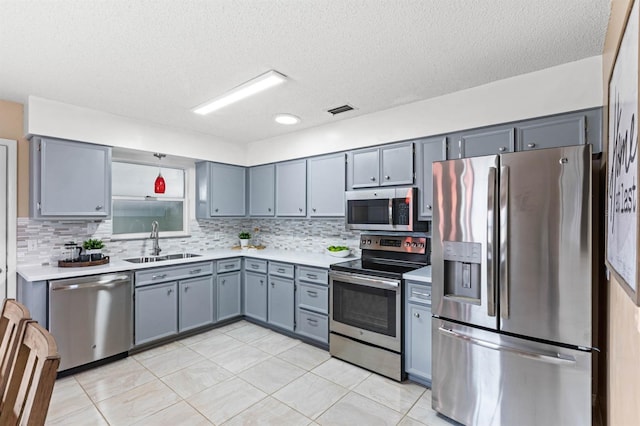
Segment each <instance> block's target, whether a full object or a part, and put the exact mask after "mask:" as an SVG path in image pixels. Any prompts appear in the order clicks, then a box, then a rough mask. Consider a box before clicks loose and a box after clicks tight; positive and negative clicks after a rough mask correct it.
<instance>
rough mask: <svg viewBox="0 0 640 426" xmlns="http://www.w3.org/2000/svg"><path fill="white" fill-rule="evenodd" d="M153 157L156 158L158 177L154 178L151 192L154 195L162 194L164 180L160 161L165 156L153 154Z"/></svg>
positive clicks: (164, 186) (164, 187)
mask: <svg viewBox="0 0 640 426" xmlns="http://www.w3.org/2000/svg"><path fill="white" fill-rule="evenodd" d="M153 156H154V157H157V158H158V177H157V178H156V181H155V182H154V184H153V192H155V193H156V194H164V191H165V189H166V185H165V182H164V178H163V177H162V171H161V170H160V160H162V159H163V158H164V157H166V156H167V155H166V154H159V153H155V154H153Z"/></svg>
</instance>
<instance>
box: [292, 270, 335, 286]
mask: <svg viewBox="0 0 640 426" xmlns="http://www.w3.org/2000/svg"><path fill="white" fill-rule="evenodd" d="M296 268H297V270H298V271H297V274H296V277H298V279H299V280H300V281H307V282H310V283H316V284H321V285H328V283H329V272H328V271H327V270H326V269H319V268H310V267H308V266H296Z"/></svg>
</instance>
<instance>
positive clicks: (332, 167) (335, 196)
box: [307, 153, 345, 217]
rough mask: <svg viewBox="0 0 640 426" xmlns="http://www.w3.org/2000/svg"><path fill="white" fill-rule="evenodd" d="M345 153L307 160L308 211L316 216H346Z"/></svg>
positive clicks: (311, 215)
mask: <svg viewBox="0 0 640 426" xmlns="http://www.w3.org/2000/svg"><path fill="white" fill-rule="evenodd" d="M344 190H345V155H344V153H340V154H334V155H325V156H322V157H314V158H310V159H309V160H307V200H308V207H307V212H308V213H309V216H310V217H315V216H344Z"/></svg>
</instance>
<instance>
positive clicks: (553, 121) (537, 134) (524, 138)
mask: <svg viewBox="0 0 640 426" xmlns="http://www.w3.org/2000/svg"><path fill="white" fill-rule="evenodd" d="M586 133H587V117H586V116H585V115H584V114H578V115H570V116H567V117H562V116H561V117H548V118H544V119H539V120H532V121H530V122H527V123H526V124H523V125H520V126H518V151H529V150H532V149H542V148H554V147H561V146H571V145H584V144H585V143H586V140H587V137H586Z"/></svg>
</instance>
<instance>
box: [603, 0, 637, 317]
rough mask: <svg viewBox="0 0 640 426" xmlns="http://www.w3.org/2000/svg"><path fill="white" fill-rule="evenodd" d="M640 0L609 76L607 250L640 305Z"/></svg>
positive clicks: (611, 265)
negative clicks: (639, 229)
mask: <svg viewBox="0 0 640 426" xmlns="http://www.w3.org/2000/svg"><path fill="white" fill-rule="evenodd" d="M638 2H639V0H636V1H634V3H633V5H632V7H631V11H630V13H629V16H628V17H627V23H626V26H625V29H624V34H623V36H622V40H621V41H620V45H619V47H618V52H617V54H616V58H615V62H614V65H613V71H612V73H611V77H610V79H609V111H608V114H609V134H608V149H607V219H606V221H607V246H606V247H607V248H606V251H607V255H606V261H607V266H608V268H609V270H610V271H611V272H612V273H613V274H614V275H615V276H616V279H617V280H618V281H619V282H620V283H621V285H622V286H623V287H624V289H625V290H626V292H627V293H628V294H629V296H630V297H631V298H632V299H633V301H634V302H635V304H636V305H638V306H640V292H639V291H638V272H639V268H638V241H639V240H638V207H639V206H638V170H639V168H638V167H639V164H638V31H639V24H638Z"/></svg>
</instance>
